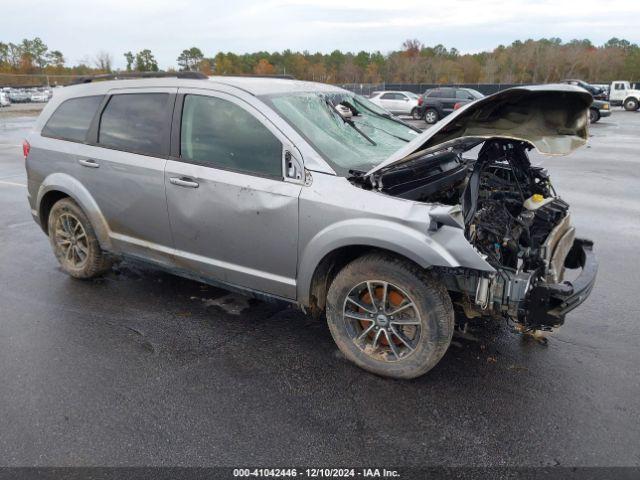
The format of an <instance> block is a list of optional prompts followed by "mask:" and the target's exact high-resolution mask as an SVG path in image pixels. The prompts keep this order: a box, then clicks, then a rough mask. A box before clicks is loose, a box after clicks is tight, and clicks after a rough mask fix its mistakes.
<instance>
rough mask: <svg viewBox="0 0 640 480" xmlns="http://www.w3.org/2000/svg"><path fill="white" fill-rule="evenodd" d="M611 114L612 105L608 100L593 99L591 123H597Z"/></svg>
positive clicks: (590, 109)
mask: <svg viewBox="0 0 640 480" xmlns="http://www.w3.org/2000/svg"><path fill="white" fill-rule="evenodd" d="M610 115H611V105H610V103H609V102H608V101H604V100H595V99H594V100H593V102H592V103H591V106H590V107H589V123H596V122H597V121H598V120H600V119H601V118H602V117H608V116H610Z"/></svg>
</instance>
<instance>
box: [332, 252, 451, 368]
mask: <svg viewBox="0 0 640 480" xmlns="http://www.w3.org/2000/svg"><path fill="white" fill-rule="evenodd" d="M327 323H328V324H329V329H330V331H331V335H332V336H333V339H334V340H335V342H336V344H337V346H338V348H339V349H340V350H341V351H342V353H343V354H344V355H345V356H346V357H347V358H348V359H349V360H351V361H352V362H354V363H355V364H356V365H358V366H359V367H361V368H363V369H365V370H368V371H370V372H373V373H375V374H378V375H383V376H387V377H393V378H404V379H409V378H415V377H419V376H420V375H423V374H425V373H426V372H428V371H429V370H430V369H432V368H433V367H434V366H435V365H436V364H437V363H438V361H440V359H441V358H442V356H443V355H444V354H445V352H446V351H447V348H449V344H450V343H451V337H452V335H453V326H454V314H453V306H452V304H451V299H450V297H449V294H448V293H447V291H446V289H445V288H444V286H443V285H442V284H441V283H439V282H438V281H436V280H435V279H434V278H432V277H431V276H429V275H428V274H426V273H425V272H424V270H422V269H421V268H419V267H418V266H416V265H413V264H412V263H410V262H408V261H405V260H402V259H398V258H395V257H392V256H389V255H383V254H371V255H366V256H363V257H360V258H358V259H356V260H354V261H353V262H351V263H350V264H349V265H347V266H346V267H345V268H343V269H342V270H341V271H340V272H339V273H338V275H337V276H336V278H335V279H334V280H333V282H332V284H331V286H330V288H329V292H328V295H327Z"/></svg>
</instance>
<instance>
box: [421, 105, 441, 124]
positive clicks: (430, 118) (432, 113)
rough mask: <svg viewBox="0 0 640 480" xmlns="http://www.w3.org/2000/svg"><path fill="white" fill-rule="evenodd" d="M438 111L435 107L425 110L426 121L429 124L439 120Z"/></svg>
mask: <svg viewBox="0 0 640 480" xmlns="http://www.w3.org/2000/svg"><path fill="white" fill-rule="evenodd" d="M438 117H439V115H438V111H437V110H436V109H435V108H429V109H428V110H427V111H426V112H424V121H425V122H427V123H428V124H429V125H433V124H434V123H436V122H437V121H438Z"/></svg>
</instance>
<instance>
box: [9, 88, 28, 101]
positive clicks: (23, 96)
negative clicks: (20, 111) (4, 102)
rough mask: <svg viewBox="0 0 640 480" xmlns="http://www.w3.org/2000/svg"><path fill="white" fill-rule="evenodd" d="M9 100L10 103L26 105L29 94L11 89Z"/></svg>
mask: <svg viewBox="0 0 640 480" xmlns="http://www.w3.org/2000/svg"><path fill="white" fill-rule="evenodd" d="M9 100H11V102H12V103H26V102H29V101H31V94H29V93H28V92H27V91H25V90H22V89H12V90H11V91H10V92H9Z"/></svg>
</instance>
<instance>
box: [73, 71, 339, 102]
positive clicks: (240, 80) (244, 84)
mask: <svg viewBox="0 0 640 480" xmlns="http://www.w3.org/2000/svg"><path fill="white" fill-rule="evenodd" d="M216 85H224V86H226V87H232V88H237V89H239V90H242V91H244V92H246V93H249V94H251V95H255V96H261V95H274V94H279V93H296V92H299V93H302V92H344V91H345V90H343V89H341V88H339V87H335V86H333V85H327V84H325V83H317V82H305V81H302V80H289V79H283V78H268V77H233V76H212V77H209V79H208V80H199V79H187V78H176V77H161V78H135V79H126V80H124V79H123V80H108V81H96V82H91V83H83V84H79V85H72V86H69V87H65V88H64V89H63V90H64V91H63V92H62V94H63V96H64V97H73V96H83V95H96V94H101V93H106V92H108V91H109V90H112V89H114V88H117V89H125V88H127V89H128V88H149V87H176V88H177V87H185V88H203V89H213V88H215V87H216Z"/></svg>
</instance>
